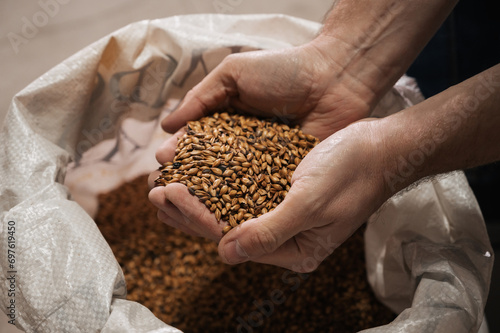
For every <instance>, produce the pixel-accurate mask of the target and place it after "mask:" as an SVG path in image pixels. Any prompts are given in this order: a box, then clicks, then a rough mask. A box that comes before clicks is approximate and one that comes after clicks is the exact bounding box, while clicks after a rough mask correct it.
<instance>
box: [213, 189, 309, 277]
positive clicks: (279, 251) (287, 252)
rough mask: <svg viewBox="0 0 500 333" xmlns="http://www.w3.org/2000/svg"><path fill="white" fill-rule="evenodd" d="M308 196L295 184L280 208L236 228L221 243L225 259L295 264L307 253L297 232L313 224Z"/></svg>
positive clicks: (230, 260) (222, 256) (221, 251)
mask: <svg viewBox="0 0 500 333" xmlns="http://www.w3.org/2000/svg"><path fill="white" fill-rule="evenodd" d="M304 200H307V201H309V200H308V199H307V191H301V190H299V189H298V188H297V187H295V188H294V187H293V186H292V188H291V189H290V192H289V193H288V195H287V196H286V198H285V200H284V201H283V202H282V203H280V204H279V205H278V206H277V207H276V209H274V210H273V211H271V212H269V213H266V214H264V215H262V216H260V217H259V218H255V219H252V220H249V221H246V222H244V223H242V224H241V225H239V226H238V227H236V228H234V229H232V230H231V231H230V232H229V233H228V234H227V235H225V236H224V237H222V239H221V241H220V243H219V255H220V256H221V258H222V260H223V261H225V262H226V263H228V264H237V263H241V262H244V261H248V260H252V261H256V262H261V263H267V264H272V265H277V266H281V267H287V268H289V267H292V265H293V264H294V263H296V262H297V261H298V260H300V259H301V257H302V255H303V253H304V251H303V249H301V246H302V244H301V243H298V242H296V240H295V239H294V236H296V235H297V234H299V233H300V232H302V231H304V230H306V229H307V228H308V226H310V227H312V225H311V224H312V223H310V222H309V221H310V219H311V216H309V213H308V212H309V209H308V207H307V206H305V205H304V203H305V202H307V201H304Z"/></svg>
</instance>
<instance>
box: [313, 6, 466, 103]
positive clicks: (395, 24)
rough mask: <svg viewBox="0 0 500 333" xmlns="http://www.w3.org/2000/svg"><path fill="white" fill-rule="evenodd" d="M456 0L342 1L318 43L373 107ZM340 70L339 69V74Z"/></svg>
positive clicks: (329, 15)
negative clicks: (367, 97) (368, 99)
mask: <svg viewBox="0 0 500 333" xmlns="http://www.w3.org/2000/svg"><path fill="white" fill-rule="evenodd" d="M457 2H458V1H457V0H421V1H414V0H372V1H368V0H357V1H352V0H338V1H336V2H335V4H334V6H333V7H332V10H331V11H330V13H329V14H328V15H327V16H326V18H325V23H324V27H323V29H322V31H321V33H320V34H319V35H318V36H317V38H316V39H315V40H314V41H313V44H314V45H316V46H317V47H318V48H319V49H320V50H322V51H323V52H324V53H326V54H327V55H326V56H327V58H328V59H330V60H331V61H332V63H333V66H335V67H336V68H335V69H334V70H335V72H336V73H338V75H339V76H341V77H343V78H344V79H345V81H347V82H348V83H349V84H350V85H352V88H353V89H354V90H359V92H360V93H365V94H366V95H367V96H369V97H370V99H371V104H372V106H374V104H376V102H378V100H379V98H381V97H382V96H383V94H384V93H386V92H387V91H388V90H389V89H390V88H391V87H392V85H393V84H394V83H395V82H396V81H397V80H398V79H399V77H401V75H403V74H404V72H405V71H406V70H407V69H408V67H409V66H410V65H411V63H412V62H413V60H414V59H415V58H416V56H417V55H418V53H419V52H420V51H421V50H422V48H423V47H424V46H425V44H426V43H427V42H428V41H429V40H430V38H431V37H432V36H433V35H434V33H435V32H436V30H437V29H438V28H439V26H440V25H441V24H442V22H443V21H444V20H445V19H446V17H447V16H448V14H449V13H450V12H451V10H452V9H453V7H454V6H455V4H456V3H457ZM339 68H340V70H339Z"/></svg>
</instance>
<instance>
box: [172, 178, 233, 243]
mask: <svg viewBox="0 0 500 333" xmlns="http://www.w3.org/2000/svg"><path fill="white" fill-rule="evenodd" d="M168 187H169V189H168V191H165V198H166V199H167V200H168V201H170V202H172V204H174V205H175V206H176V207H177V208H178V209H179V211H180V212H181V213H182V214H183V215H184V216H185V217H186V218H187V219H188V220H189V221H190V222H191V223H192V225H190V227H191V229H193V230H194V231H196V232H198V233H199V234H200V235H202V236H204V237H206V238H210V239H213V240H215V241H219V239H220V238H221V237H222V229H223V228H224V224H223V223H220V222H217V220H216V218H215V214H213V213H212V212H210V210H209V209H208V208H207V207H206V206H205V205H204V204H203V203H201V202H200V201H199V200H198V198H197V197H195V196H193V195H191V194H189V191H188V190H187V187H186V186H184V185H182V184H175V183H174V184H169V185H168Z"/></svg>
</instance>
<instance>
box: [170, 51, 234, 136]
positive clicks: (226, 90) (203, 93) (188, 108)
mask: <svg viewBox="0 0 500 333" xmlns="http://www.w3.org/2000/svg"><path fill="white" fill-rule="evenodd" d="M227 59H230V58H229V57H228V58H227ZM232 71H233V69H232V65H231V62H230V61H227V60H225V61H224V62H223V63H221V64H220V65H219V66H217V67H216V68H215V69H214V70H213V71H212V72H211V73H210V74H208V75H207V76H206V77H205V78H204V79H203V80H202V81H201V82H200V83H199V84H197V85H196V86H195V87H194V88H193V89H191V90H190V91H189V92H188V93H187V94H186V96H185V97H184V101H183V102H182V103H181V105H180V106H179V108H178V109H177V110H175V111H174V112H173V113H171V114H170V115H168V116H167V117H166V118H164V119H163V120H162V122H161V125H162V128H163V129H164V130H165V131H166V132H168V133H173V132H175V131H177V130H178V129H179V128H181V127H182V126H184V125H185V124H186V122H188V121H189V120H195V119H199V118H201V117H203V116H205V115H207V114H209V113H211V112H212V111H213V110H214V109H216V108H218V107H220V106H222V105H223V104H224V103H225V102H226V100H227V98H228V97H230V96H235V95H237V89H236V84H235V81H234V79H233V73H232Z"/></svg>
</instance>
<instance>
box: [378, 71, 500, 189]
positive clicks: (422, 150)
mask: <svg viewBox="0 0 500 333" xmlns="http://www.w3.org/2000/svg"><path fill="white" fill-rule="evenodd" d="M377 122H379V124H378V125H377V126H378V127H377V129H378V131H379V133H382V136H383V139H382V142H383V143H384V151H385V152H386V154H387V155H386V156H387V160H386V161H385V165H386V169H385V170H384V171H383V172H384V178H385V181H386V184H387V186H388V190H389V191H390V192H392V193H394V192H397V191H399V190H401V189H403V188H405V187H407V186H408V185H410V184H411V183H413V182H414V181H416V180H418V179H421V178H424V177H427V176H430V175H435V174H438V173H443V172H447V171H452V170H457V169H466V168H471V167H475V166H478V165H481V164H486V163H490V162H493V161H498V160H500V64H499V65H497V66H495V67H492V68H490V69H488V70H486V71H484V72H482V73H480V74H478V75H476V76H474V77H473V78H471V79H469V80H467V81H464V82H462V83H460V84H458V85H456V86H453V87H451V88H449V89H447V90H445V91H444V92H442V93H440V94H438V95H436V96H434V97H432V98H429V99H428V100H426V101H424V102H422V103H420V104H418V105H415V106H413V107H411V108H408V109H406V110H404V111H401V112H399V113H397V114H394V115H392V116H390V117H387V118H384V119H381V120H377Z"/></svg>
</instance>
